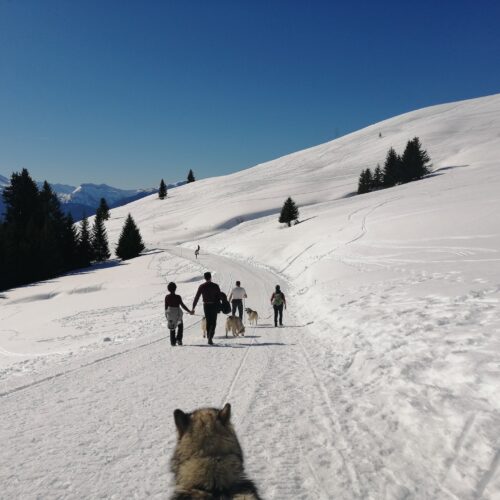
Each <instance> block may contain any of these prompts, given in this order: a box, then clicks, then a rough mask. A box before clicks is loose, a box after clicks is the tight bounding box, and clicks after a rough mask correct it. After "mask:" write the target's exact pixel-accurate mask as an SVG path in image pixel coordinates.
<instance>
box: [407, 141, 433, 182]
mask: <svg viewBox="0 0 500 500" xmlns="http://www.w3.org/2000/svg"><path fill="white" fill-rule="evenodd" d="M429 162H430V158H429V155H428V154H427V151H425V149H422V145H421V144H420V139H419V138H418V137H414V138H413V139H412V140H411V141H408V143H407V144H406V148H405V150H404V153H403V156H402V158H401V164H402V182H410V181H415V180H417V179H421V178H422V177H424V175H427V174H428V173H429V172H430V164H429Z"/></svg>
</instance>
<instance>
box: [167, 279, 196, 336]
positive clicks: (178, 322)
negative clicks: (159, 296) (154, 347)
mask: <svg viewBox="0 0 500 500" xmlns="http://www.w3.org/2000/svg"><path fill="white" fill-rule="evenodd" d="M167 289H168V291H169V292H170V293H169V294H168V295H166V296H165V316H166V318H167V324H168V328H169V330H170V344H171V345H172V346H175V345H176V344H177V345H182V335H183V333H184V323H183V322H182V311H181V307H182V308H183V309H184V310H185V311H186V312H188V313H189V314H192V313H191V311H190V310H189V309H188V308H187V306H186V305H185V304H184V302H182V297H181V296H180V295H176V294H175V290H176V289H177V285H176V284H175V283H174V282H173V281H172V282H170V283H169V284H168V286H167ZM176 327H177V335H176V334H175V329H176Z"/></svg>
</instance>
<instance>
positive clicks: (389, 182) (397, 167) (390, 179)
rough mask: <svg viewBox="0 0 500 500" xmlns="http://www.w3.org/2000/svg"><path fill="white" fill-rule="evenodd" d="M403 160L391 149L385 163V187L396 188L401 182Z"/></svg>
mask: <svg viewBox="0 0 500 500" xmlns="http://www.w3.org/2000/svg"><path fill="white" fill-rule="evenodd" d="M401 170H402V169H401V158H400V157H399V155H398V154H397V153H396V151H394V148H391V149H389V151H388V152H387V156H386V159H385V163H384V172H383V184H384V186H385V187H391V186H395V185H396V184H398V183H400V182H401V179H402V175H401Z"/></svg>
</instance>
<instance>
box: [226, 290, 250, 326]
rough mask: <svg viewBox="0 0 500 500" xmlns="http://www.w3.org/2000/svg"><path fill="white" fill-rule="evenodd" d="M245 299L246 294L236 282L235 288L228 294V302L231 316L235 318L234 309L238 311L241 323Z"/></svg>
mask: <svg viewBox="0 0 500 500" xmlns="http://www.w3.org/2000/svg"><path fill="white" fill-rule="evenodd" d="M246 298H247V292H246V291H245V289H244V288H243V287H242V286H241V282H240V281H237V282H236V286H235V287H234V288H233V289H232V291H231V293H230V294H229V302H231V314H232V315H233V316H235V313H236V309H238V316H239V317H240V319H241V320H242V321H243V299H246Z"/></svg>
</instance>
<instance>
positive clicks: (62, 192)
mask: <svg viewBox="0 0 500 500" xmlns="http://www.w3.org/2000/svg"><path fill="white" fill-rule="evenodd" d="M185 183H186V181H181V182H177V183H174V184H168V185H167V189H171V188H175V187H178V186H182V185H183V184H185ZM9 184H10V180H9V179H7V178H6V177H4V176H3V175H0V195H1V192H2V191H3V189H4V188H5V187H7V186H8V185H9ZM37 184H38V187H40V188H41V187H42V185H43V182H37ZM49 184H50V185H51V187H52V189H53V190H54V192H55V193H57V196H58V198H59V200H60V202H61V207H62V209H63V210H64V211H65V212H66V213H70V214H71V215H72V216H73V218H74V219H75V221H77V220H80V219H82V218H83V217H84V216H91V215H94V214H95V212H96V210H97V207H98V206H99V202H100V200H101V198H105V199H106V202H107V203H108V206H109V207H110V208H115V207H120V206H122V205H126V204H127V203H131V202H132V201H135V200H139V199H140V198H144V197H145V196H148V195H150V194H152V193H155V192H157V190H158V188H150V189H119V188H115V187H112V186H108V185H107V184H90V183H85V184H81V185H80V186H78V187H75V186H68V185H67V184H52V183H49ZM3 213H4V203H3V198H2V197H1V196H0V217H1V216H2V214H3Z"/></svg>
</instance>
